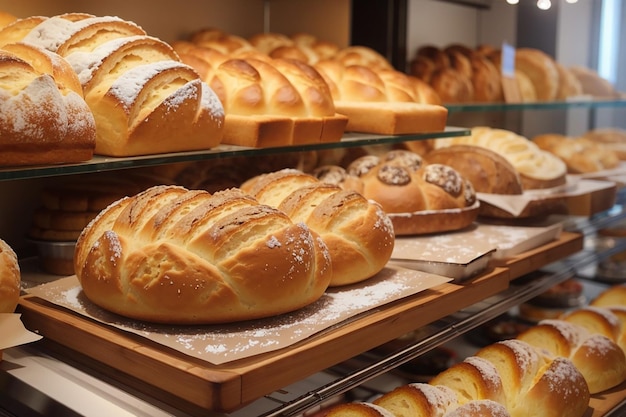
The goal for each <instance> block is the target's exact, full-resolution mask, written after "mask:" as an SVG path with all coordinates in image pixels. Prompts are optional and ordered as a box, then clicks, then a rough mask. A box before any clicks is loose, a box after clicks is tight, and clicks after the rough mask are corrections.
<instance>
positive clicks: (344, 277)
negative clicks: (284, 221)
mask: <svg viewBox="0 0 626 417" xmlns="http://www.w3.org/2000/svg"><path fill="white" fill-rule="evenodd" d="M241 188H242V189H243V190H244V191H246V192H248V193H250V194H251V195H252V196H253V197H255V198H256V199H257V200H258V201H259V202H261V203H263V204H268V205H270V206H272V207H276V208H278V209H279V210H281V211H283V212H285V213H286V214H287V215H288V216H289V217H290V218H291V219H292V220H293V221H294V222H302V223H305V224H306V225H308V226H309V227H310V228H311V230H313V231H315V232H316V233H317V234H319V235H320V237H321V238H322V239H323V240H324V242H325V243H326V245H327V246H328V250H329V252H330V259H331V262H332V279H331V282H330V285H331V286H338V285H346V284H352V283H356V282H359V281H363V280H365V279H367V278H370V277H372V276H373V275H375V274H377V273H378V272H380V271H381V270H382V268H383V267H384V266H385V265H386V264H387V261H389V258H390V257H391V252H392V251H393V245H394V231H393V226H392V224H391V222H390V220H389V217H388V216H387V215H386V214H385V213H384V211H383V210H382V209H381V207H380V205H378V204H377V203H374V202H372V201H368V200H367V199H366V198H365V197H363V196H362V195H361V194H359V193H357V192H355V191H349V190H342V189H341V188H340V187H339V186H334V185H330V184H325V183H322V182H321V181H319V180H317V179H316V178H315V177H313V176H312V175H308V174H305V173H303V172H301V171H297V170H295V169H284V170H281V171H276V172H272V173H269V174H264V175H260V176H257V177H254V178H252V179H250V180H248V181H247V182H245V183H244V184H242V185H241Z"/></svg>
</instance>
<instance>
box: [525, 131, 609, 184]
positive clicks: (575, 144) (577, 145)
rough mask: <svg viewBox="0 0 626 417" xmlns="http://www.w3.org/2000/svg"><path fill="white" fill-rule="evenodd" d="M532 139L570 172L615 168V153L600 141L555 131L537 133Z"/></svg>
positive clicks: (577, 172)
mask: <svg viewBox="0 0 626 417" xmlns="http://www.w3.org/2000/svg"><path fill="white" fill-rule="evenodd" d="M532 141H533V142H534V143H535V144H537V146H539V148H541V149H543V150H545V151H548V152H550V153H552V154H554V155H556V156H557V157H559V158H560V159H561V160H563V162H565V164H566V165H567V170H568V172H569V173H572V174H583V173H590V172H598V171H603V170H607V169H613V168H616V167H617V166H618V165H619V163H620V160H619V159H618V157H617V154H616V153H615V152H614V151H613V150H612V149H609V148H607V147H605V146H604V145H603V144H601V143H596V142H594V141H592V140H591V139H589V138H586V137H584V136H583V137H569V136H566V135H561V134H556V133H546V134H542V135H537V136H535V137H533V138H532Z"/></svg>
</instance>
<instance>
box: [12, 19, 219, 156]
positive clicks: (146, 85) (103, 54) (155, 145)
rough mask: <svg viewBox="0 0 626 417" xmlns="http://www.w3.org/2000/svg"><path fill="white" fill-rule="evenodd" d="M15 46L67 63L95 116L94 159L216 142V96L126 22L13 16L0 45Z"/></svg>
mask: <svg viewBox="0 0 626 417" xmlns="http://www.w3.org/2000/svg"><path fill="white" fill-rule="evenodd" d="M16 42H21V43H25V44H28V45H35V46H37V47H39V48H44V49H46V50H48V51H50V52H54V53H56V54H59V55H61V56H62V57H63V58H65V60H67V61H68V62H69V63H70V64H71V66H72V68H73V70H74V71H75V73H76V74H78V79H79V81H80V85H81V86H82V91H83V94H84V97H85V100H86V102H87V104H88V105H89V108H90V109H91V112H92V113H93V117H94V118H95V124H96V135H97V137H96V143H95V152H96V153H98V154H102V155H111V156H129V155H143V154H155V153H164V152H174V151H183V150H200V149H209V148H212V147H214V146H216V145H217V144H219V143H220V140H221V137H222V125H223V118H224V115H223V109H222V105H221V103H220V102H219V100H218V99H217V97H216V95H215V94H214V93H213V91H212V90H211V89H210V88H209V87H208V85H207V84H206V83H204V82H202V80H201V79H200V77H199V75H198V74H197V73H196V72H195V71H194V70H193V69H192V68H191V67H190V66H188V65H186V64H183V63H182V62H181V61H180V59H179V58H178V56H177V55H176V53H175V52H174V50H173V49H172V48H171V47H170V46H169V45H168V44H166V43H165V42H163V41H161V40H159V39H156V38H154V37H151V36H148V35H147V34H146V32H145V31H144V30H143V29H142V28H141V27H139V26H137V25H136V24H134V23H132V22H130V21H126V20H122V19H120V18H117V17H110V16H105V17H98V16H92V15H89V14H81V13H71V14H64V15H59V16H54V17H49V18H48V17H30V18H24V19H18V20H16V21H14V22H13V23H11V24H9V25H7V26H5V27H4V28H3V29H2V30H0V47H6V45H8V44H11V43H16ZM41 108H43V109H45V108H46V106H41ZM3 113H4V112H3ZM37 116H38V114H37ZM3 137H4V135H3Z"/></svg>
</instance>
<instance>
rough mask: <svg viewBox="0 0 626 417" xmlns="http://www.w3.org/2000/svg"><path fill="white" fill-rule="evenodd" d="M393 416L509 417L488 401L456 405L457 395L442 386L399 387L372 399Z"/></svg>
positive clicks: (502, 407) (504, 410)
mask: <svg viewBox="0 0 626 417" xmlns="http://www.w3.org/2000/svg"><path fill="white" fill-rule="evenodd" d="M374 404H377V405H380V406H381V407H383V408H384V409H386V410H389V411H391V412H392V413H393V415H394V416H396V417H414V416H420V417H510V414H509V413H508V412H507V410H506V408H505V407H504V405H502V404H499V403H497V402H495V401H491V400H473V401H469V402H467V403H464V404H461V405H460V404H459V403H458V399H457V394H456V393H455V392H454V390H452V389H451V388H448V387H446V386H443V385H430V384H425V383H411V384H407V385H401V386H399V387H397V388H395V389H394V390H392V391H390V392H388V393H385V394H383V395H382V396H381V397H379V398H377V399H376V400H374Z"/></svg>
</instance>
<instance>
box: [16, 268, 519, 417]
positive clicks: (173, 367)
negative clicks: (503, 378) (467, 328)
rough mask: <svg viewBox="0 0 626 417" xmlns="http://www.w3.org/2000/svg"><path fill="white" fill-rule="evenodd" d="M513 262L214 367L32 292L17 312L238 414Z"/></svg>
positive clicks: (147, 386)
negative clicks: (272, 350) (280, 345)
mask: <svg viewBox="0 0 626 417" xmlns="http://www.w3.org/2000/svg"><path fill="white" fill-rule="evenodd" d="M508 284H509V273H508V270H507V269H506V268H498V267H495V268H491V269H490V270H489V271H488V272H486V273H484V274H482V275H480V276H478V277H476V278H474V279H471V280H468V281H466V282H464V283H463V284H453V283H445V284H442V285H438V286H436V287H433V288H431V289H428V290H425V291H422V292H419V293H417V294H415V295H413V296H409V297H406V298H403V299H401V300H398V301H395V302H392V303H389V304H385V305H383V306H380V307H378V308H376V309H374V310H371V311H368V312H367V313H365V314H362V315H360V316H357V317H356V318H354V319H353V320H350V321H348V322H345V323H341V324H339V325H337V326H335V327H333V328H331V329H330V330H327V331H324V332H322V333H320V334H318V335H316V336H313V337H310V338H308V339H305V340H302V341H301V342H298V343H297V344H295V345H292V346H290V347H288V348H285V349H281V350H277V351H274V352H269V353H265V354H262V355H257V356H253V357H250V358H246V359H241V360H238V361H235V362H229V363H226V364H223V365H213V364H211V363H208V362H206V361H203V360H200V359H197V358H194V357H191V356H188V355H185V354H184V353H181V352H178V351H174V350H172V349H170V348H166V347H164V346H163V345H160V344H158V343H155V342H153V341H151V340H149V339H146V338H144V337H141V336H138V335H136V334H132V333H129V332H125V331H122V330H119V329H118V328H115V327H111V326H107V325H104V324H102V323H100V322H97V321H94V320H92V319H90V318H87V317H85V316H83V315H81V314H78V313H75V312H73V311H70V310H68V309H65V308H63V307H60V306H58V305H56V304H52V303H50V302H47V301H45V300H43V299H41V298H38V297H35V296H32V295H30V296H29V295H27V296H24V297H23V298H22V299H21V300H20V305H19V307H18V311H19V312H20V313H21V314H22V321H23V323H24V325H25V326H26V327H27V328H28V329H30V330H32V331H36V332H38V333H39V334H41V335H43V336H44V338H45V339H46V341H47V343H48V345H50V346H53V347H55V349H56V351H57V352H60V353H61V354H62V355H64V356H66V358H67V359H68V360H72V361H79V362H81V363H82V364H83V365H86V366H87V367H90V368H92V369H95V370H97V371H98V372H102V373H104V374H105V375H107V376H108V377H110V378H113V379H114V380H115V381H118V382H119V383H123V384H126V385H128V386H131V387H133V388H134V389H137V390H139V391H140V392H142V393H144V394H146V395H150V396H153V397H155V398H158V399H159V400H160V401H162V402H165V403H167V404H169V405H171V406H172V407H175V408H177V409H180V410H182V411H185V412H187V413H189V414H194V415H201V414H202V415H206V414H207V411H218V412H231V411H234V410H236V409H238V408H240V407H242V406H244V405H246V404H248V403H250V402H252V401H254V400H257V399H259V398H261V397H262V396H264V395H267V394H269V393H271V392H273V391H276V390H278V389H280V388H282V387H285V386H287V385H289V384H292V383H294V382H296V381H299V380H302V379H304V378H306V377H308V376H309V375H311V374H313V373H316V372H319V371H321V370H324V369H327V368H329V367H331V366H333V365H335V364H337V363H339V362H342V361H345V360H347V359H349V358H351V357H354V356H356V355H357V354H360V353H362V352H364V351H367V350H370V349H372V348H374V347H376V346H378V345H381V344H382V343H385V342H388V341H390V340H392V339H394V338H397V337H400V336H402V335H403V334H405V333H407V332H409V331H411V330H414V329H416V328H419V327H422V326H424V325H427V324H429V323H431V322H433V321H436V320H438V319H441V318H443V317H445V316H447V315H450V314H452V313H454V312H456V311H458V310H459V309H463V308H465V307H468V306H470V305H472V304H474V303H476V302H479V301H481V300H483V299H485V298H487V297H490V296H492V295H495V294H497V293H499V292H501V291H503V290H504V289H506V288H507V287H508Z"/></svg>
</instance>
